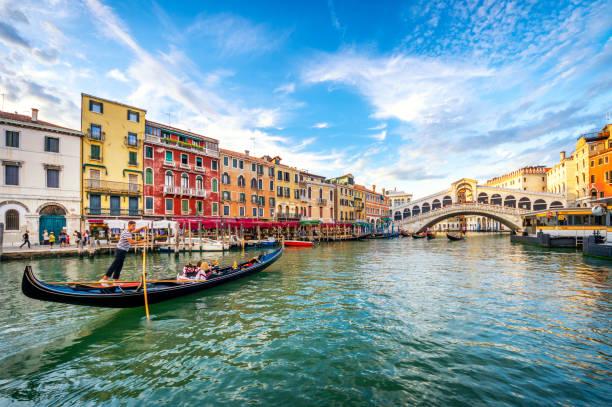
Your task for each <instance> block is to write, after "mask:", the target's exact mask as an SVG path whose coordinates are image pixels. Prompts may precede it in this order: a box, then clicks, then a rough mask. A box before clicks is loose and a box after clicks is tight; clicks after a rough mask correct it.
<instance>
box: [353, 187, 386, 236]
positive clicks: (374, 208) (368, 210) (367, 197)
mask: <svg viewBox="0 0 612 407" xmlns="http://www.w3.org/2000/svg"><path fill="white" fill-rule="evenodd" d="M355 189H356V190H358V191H360V192H362V193H363V200H364V215H363V219H364V220H365V221H366V222H368V223H372V224H374V225H377V226H381V225H383V224H384V223H385V222H387V221H389V220H391V219H390V218H391V204H390V203H389V197H388V196H386V195H385V189H384V188H383V190H382V192H376V185H372V189H368V188H366V187H364V186H361V185H355Z"/></svg>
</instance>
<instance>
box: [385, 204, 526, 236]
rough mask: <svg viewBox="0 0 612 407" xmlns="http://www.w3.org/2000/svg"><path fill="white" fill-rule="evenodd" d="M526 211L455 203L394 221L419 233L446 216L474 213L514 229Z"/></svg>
mask: <svg viewBox="0 0 612 407" xmlns="http://www.w3.org/2000/svg"><path fill="white" fill-rule="evenodd" d="M528 212H530V210H527V209H522V208H511V207H507V206H499V205H492V204H484V203H478V202H467V203H455V204H451V205H447V206H445V207H443V208H439V209H434V210H431V211H429V212H425V213H421V214H419V215H415V216H410V217H407V218H404V219H402V220H400V221H396V222H395V224H396V225H397V226H398V227H399V228H400V229H401V230H405V231H407V232H409V233H419V232H423V231H424V230H426V229H427V228H428V227H431V226H433V225H435V224H436V223H438V222H441V221H443V220H445V219H448V218H452V217H455V216H462V215H465V216H468V215H475V216H486V217H488V218H491V219H493V220H496V221H498V222H500V223H502V224H504V225H505V226H507V227H508V228H510V229H511V230H515V231H516V230H518V229H520V228H521V225H522V215H524V214H525V213H528Z"/></svg>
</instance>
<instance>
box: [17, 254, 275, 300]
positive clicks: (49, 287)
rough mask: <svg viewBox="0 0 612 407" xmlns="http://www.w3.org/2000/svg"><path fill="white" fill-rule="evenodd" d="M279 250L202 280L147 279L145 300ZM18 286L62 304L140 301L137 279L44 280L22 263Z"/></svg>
mask: <svg viewBox="0 0 612 407" xmlns="http://www.w3.org/2000/svg"><path fill="white" fill-rule="evenodd" d="M282 254H283V248H282V247H281V248H279V249H278V250H275V251H273V252H270V253H267V254H264V255H260V256H258V257H255V258H253V259H250V260H248V261H246V262H243V263H240V264H238V265H237V267H236V268H233V267H232V266H228V267H220V268H218V269H217V270H215V271H216V275H214V276H209V277H208V278H207V279H206V280H203V281H178V280H177V279H176V277H174V278H169V279H165V280H154V281H151V282H148V281H147V300H148V302H149V304H154V303H157V302H161V301H165V300H169V299H172V298H176V297H182V296H184V295H188V294H192V293H195V292H198V291H201V290H205V289H207V288H211V287H214V286H217V285H220V284H223V283H226V282H228V281H232V280H236V279H239V278H241V277H245V276H248V275H251V274H254V273H257V272H259V271H261V270H264V269H265V268H267V267H268V266H270V265H271V264H273V263H274V262H275V261H276V260H278V259H280V257H281V256H282ZM21 290H22V291H23V293H24V294H25V295H26V296H28V297H30V298H34V299H37V300H41V301H53V302H61V303H64V304H77V305H89V306H94V307H108V308H131V307H140V306H142V305H144V294H143V290H142V284H140V282H138V281H131V282H122V283H116V284H113V283H109V284H107V286H103V285H102V284H101V283H99V282H85V283H83V282H76V283H44V282H42V281H40V280H38V279H37V278H36V276H34V272H33V271H32V267H31V266H26V268H25V271H24V272H23V279H22V281H21Z"/></svg>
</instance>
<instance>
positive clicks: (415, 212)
mask: <svg viewBox="0 0 612 407" xmlns="http://www.w3.org/2000/svg"><path fill="white" fill-rule="evenodd" d="M420 214H421V208H419V206H418V205H416V206H413V207H412V216H417V215H420Z"/></svg>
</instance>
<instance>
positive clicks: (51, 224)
mask: <svg viewBox="0 0 612 407" xmlns="http://www.w3.org/2000/svg"><path fill="white" fill-rule="evenodd" d="M39 215H40V218H39V219H38V239H39V241H40V243H42V242H43V233H44V232H45V230H46V231H47V232H48V233H49V234H51V232H53V234H54V235H55V239H56V242H59V235H60V233H62V229H63V228H65V227H66V211H65V210H64V208H62V207H61V206H59V205H53V204H51V205H47V206H45V207H43V208H42V209H41V210H40V212H39Z"/></svg>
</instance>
